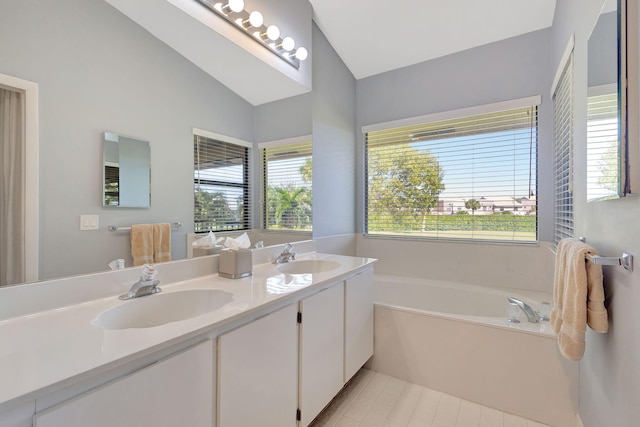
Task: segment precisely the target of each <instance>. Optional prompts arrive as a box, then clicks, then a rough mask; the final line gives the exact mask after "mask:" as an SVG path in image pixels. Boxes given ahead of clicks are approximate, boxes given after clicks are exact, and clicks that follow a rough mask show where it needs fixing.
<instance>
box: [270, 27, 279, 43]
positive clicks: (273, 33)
mask: <svg viewBox="0 0 640 427" xmlns="http://www.w3.org/2000/svg"><path fill="white" fill-rule="evenodd" d="M267 37H268V38H269V40H278V37H280V28H278V27H276V26H275V25H269V27H267Z"/></svg>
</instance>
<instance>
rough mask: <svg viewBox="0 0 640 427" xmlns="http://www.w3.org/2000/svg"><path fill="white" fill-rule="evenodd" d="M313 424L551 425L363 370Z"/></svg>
mask: <svg viewBox="0 0 640 427" xmlns="http://www.w3.org/2000/svg"><path fill="white" fill-rule="evenodd" d="M311 426H312V427H355V426H381V427H383V426H384V427H418V426H419V427H548V426H546V425H545V424H540V423H538V422H535V421H530V420H526V419H524V418H521V417H517V416H515V415H510V414H507V413H504V412H500V411H498V410H496V409H492V408H488V407H486V406H482V405H478V404H476V403H472V402H469V401H466V400H462V399H459V398H457V397H454V396H450V395H448V394H445V393H441V392H438V391H435V390H431V389H429V388H427V387H422V386H419V385H416V384H411V383H408V382H406V381H402V380H399V379H397V378H394V377H391V376H389V375H385V374H381V373H378V372H374V371H371V370H369V369H362V370H360V371H359V372H358V373H357V374H356V376H355V377H354V379H353V380H352V381H351V382H350V383H349V384H348V385H347V386H346V387H345V388H344V389H343V390H342V391H341V392H340V394H339V395H338V396H337V397H336V398H335V399H334V400H333V402H332V403H331V405H329V406H328V407H327V408H326V409H325V410H324V411H323V412H322V413H321V414H320V415H319V416H318V418H317V419H316V420H315V422H314V423H313V424H311Z"/></svg>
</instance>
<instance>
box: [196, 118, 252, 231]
mask: <svg viewBox="0 0 640 427" xmlns="http://www.w3.org/2000/svg"><path fill="white" fill-rule="evenodd" d="M198 137H199V138H206V139H209V140H212V141H214V142H220V143H224V144H231V145H235V146H238V147H242V148H244V149H245V150H246V151H245V156H244V159H243V162H242V164H243V168H244V169H243V170H244V173H243V183H242V184H240V183H237V182H230V181H229V182H227V181H222V180H213V181H208V180H205V181H207V182H206V184H207V185H216V186H222V187H229V188H236V189H237V188H242V189H243V197H242V199H243V203H244V206H245V207H246V208H245V209H244V212H243V215H242V224H241V226H240V227H238V228H234V229H225V230H216V229H207V230H196V224H197V221H196V219H197V218H196V212H195V191H196V190H197V186H198V184H199V182H200V183H201V182H202V180H199V179H198V178H197V177H196V172H197V170H196V168H195V165H196V159H195V157H194V161H193V163H194V176H193V190H194V203H193V206H194V214H193V220H194V233H196V234H202V233H208V232H209V231H212V232H214V233H227V232H237V231H249V230H251V225H252V218H253V202H252V199H253V197H252V187H253V186H252V167H251V165H252V163H253V150H252V149H253V144H252V143H251V142H248V141H244V140H242V139H238V138H234V137H231V136H227V135H222V134H218V133H215V132H210V131H206V130H203V129H198V128H193V144H194V155H195V144H196V138H198Z"/></svg>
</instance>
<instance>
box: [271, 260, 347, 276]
mask: <svg viewBox="0 0 640 427" xmlns="http://www.w3.org/2000/svg"><path fill="white" fill-rule="evenodd" d="M338 267H340V263H339V262H336V261H329V260H322V259H310V260H300V261H289V262H288V263H286V264H281V265H279V266H278V267H277V270H278V271H279V272H280V273H285V274H318V273H326V272H327V271H331V270H335V269H336V268H338Z"/></svg>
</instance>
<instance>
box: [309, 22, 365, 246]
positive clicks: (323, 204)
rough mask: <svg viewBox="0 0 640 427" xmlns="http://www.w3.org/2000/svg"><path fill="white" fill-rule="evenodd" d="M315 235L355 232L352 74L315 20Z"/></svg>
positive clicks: (353, 86)
mask: <svg viewBox="0 0 640 427" xmlns="http://www.w3.org/2000/svg"><path fill="white" fill-rule="evenodd" d="M313 53H314V56H315V58H314V62H313V92H312V94H313V103H312V105H313V237H314V238H319V237H327V236H333V235H339V234H348V233H354V232H355V204H354V200H355V198H356V191H355V185H356V183H355V174H356V166H355V165H356V146H355V141H356V137H355V128H354V126H355V114H356V113H355V112H356V100H355V97H356V80H355V78H354V77H353V75H352V74H351V72H350V71H349V69H348V68H347V67H346V65H345V64H344V63H343V62H342V60H341V59H340V57H339V56H338V55H337V54H336V52H335V51H334V50H333V47H332V46H331V45H330V44H329V42H328V41H327V39H326V38H325V36H324V34H322V32H321V31H320V29H319V28H318V27H317V26H316V25H315V23H314V25H313Z"/></svg>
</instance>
